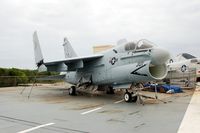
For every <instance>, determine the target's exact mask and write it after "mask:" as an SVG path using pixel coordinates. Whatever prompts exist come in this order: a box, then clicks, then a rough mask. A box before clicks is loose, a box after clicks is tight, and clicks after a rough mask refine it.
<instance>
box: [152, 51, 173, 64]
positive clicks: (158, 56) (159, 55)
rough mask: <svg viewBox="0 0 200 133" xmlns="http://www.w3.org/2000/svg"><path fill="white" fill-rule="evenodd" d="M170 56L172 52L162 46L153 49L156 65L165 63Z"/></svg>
mask: <svg viewBox="0 0 200 133" xmlns="http://www.w3.org/2000/svg"><path fill="white" fill-rule="evenodd" d="M169 58H170V54H169V52H168V51H167V50H165V49H162V48H156V49H153V50H152V61H151V63H152V64H154V65H160V64H164V63H166V62H167V61H168V59H169Z"/></svg>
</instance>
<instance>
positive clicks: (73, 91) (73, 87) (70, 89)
mask: <svg viewBox="0 0 200 133" xmlns="http://www.w3.org/2000/svg"><path fill="white" fill-rule="evenodd" d="M69 95H71V96H75V95H76V87H75V86H71V87H70V88H69Z"/></svg>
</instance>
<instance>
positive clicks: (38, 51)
mask: <svg viewBox="0 0 200 133" xmlns="http://www.w3.org/2000/svg"><path fill="white" fill-rule="evenodd" d="M33 44H34V55H35V63H36V65H37V66H38V67H40V66H41V65H42V64H43V63H44V59H43V56H42V51H41V48H40V43H39V40H38V36H37V31H35V32H34V33H33Z"/></svg>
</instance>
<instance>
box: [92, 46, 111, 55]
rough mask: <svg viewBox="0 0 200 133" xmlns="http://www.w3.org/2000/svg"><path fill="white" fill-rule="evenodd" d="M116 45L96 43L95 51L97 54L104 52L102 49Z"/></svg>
mask: <svg viewBox="0 0 200 133" xmlns="http://www.w3.org/2000/svg"><path fill="white" fill-rule="evenodd" d="M113 47H114V45H96V46H94V47H93V53H94V54H96V53H99V52H102V51H106V50H108V49H111V48H113Z"/></svg>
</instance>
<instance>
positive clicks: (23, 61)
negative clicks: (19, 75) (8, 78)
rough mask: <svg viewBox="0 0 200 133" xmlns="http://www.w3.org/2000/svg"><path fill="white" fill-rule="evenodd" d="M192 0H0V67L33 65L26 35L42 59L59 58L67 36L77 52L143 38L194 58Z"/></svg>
mask: <svg viewBox="0 0 200 133" xmlns="http://www.w3.org/2000/svg"><path fill="white" fill-rule="evenodd" d="M199 7H200V2H199V1H198V0H190V1H188V0H176V1H174V0H168V1H163V0H151V1H149V0H123V1H120V0H95V1H94V0H84V1H83V0H73V1H71V0H59V1H58V0H1V1H0V18H1V21H0V31H1V32H0V46H1V48H0V67H20V68H35V65H34V57H33V46H32V34H33V31H34V30H37V31H38V35H39V39H40V43H41V47H42V51H43V54H44V57H45V60H56V59H61V58H64V54H63V48H62V41H63V37H64V36H67V37H68V38H69V40H70V42H71V43H72V45H73V47H74V49H75V50H76V51H77V53H78V54H79V55H88V54H91V53H92V46H93V45H95V44H115V43H116V41H117V40H119V39H121V38H127V39H128V40H139V39H141V38H146V39H148V40H150V41H152V42H154V43H156V44H157V45H159V46H162V47H165V48H166V49H168V50H169V51H170V52H171V53H172V54H173V55H176V54H178V53H181V52H189V53H192V54H194V55H195V56H200V53H199V51H200V47H199V42H200V37H199V35H200V25H199V24H200V19H199V18H200V8H199Z"/></svg>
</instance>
